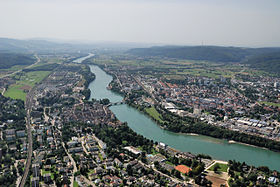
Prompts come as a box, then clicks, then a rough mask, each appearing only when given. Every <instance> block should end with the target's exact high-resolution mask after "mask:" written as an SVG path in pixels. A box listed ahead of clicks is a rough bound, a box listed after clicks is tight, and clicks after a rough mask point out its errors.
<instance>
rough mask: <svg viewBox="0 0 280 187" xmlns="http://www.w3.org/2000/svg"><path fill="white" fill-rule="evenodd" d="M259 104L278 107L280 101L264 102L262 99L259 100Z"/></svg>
mask: <svg viewBox="0 0 280 187" xmlns="http://www.w3.org/2000/svg"><path fill="white" fill-rule="evenodd" d="M260 103H261V104H265V105H268V106H276V107H280V103H272V102H266V101H262V102H260Z"/></svg>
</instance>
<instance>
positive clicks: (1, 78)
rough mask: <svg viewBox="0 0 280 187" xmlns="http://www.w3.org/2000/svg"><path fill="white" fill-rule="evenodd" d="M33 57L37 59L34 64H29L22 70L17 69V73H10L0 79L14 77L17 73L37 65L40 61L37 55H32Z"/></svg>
mask: <svg viewBox="0 0 280 187" xmlns="http://www.w3.org/2000/svg"><path fill="white" fill-rule="evenodd" d="M34 56H35V57H36V58H37V61H36V62H35V63H34V64H31V65H30V66H27V67H25V68H23V69H19V70H17V71H14V72H12V73H9V74H6V75H3V76H2V77H0V79H2V78H5V77H9V76H11V75H14V74H17V73H19V72H21V71H22V70H24V69H28V68H31V67H33V66H35V65H36V64H38V63H39V62H40V61H41V59H40V58H39V57H38V56H37V55H34Z"/></svg>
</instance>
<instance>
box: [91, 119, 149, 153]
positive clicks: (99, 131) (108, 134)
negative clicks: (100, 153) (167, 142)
mask: <svg viewBox="0 0 280 187" xmlns="http://www.w3.org/2000/svg"><path fill="white" fill-rule="evenodd" d="M92 130H93V132H94V133H95V135H96V136H97V137H99V138H100V139H101V140H102V141H104V142H105V143H106V144H107V146H108V147H110V148H117V147H119V148H121V147H123V145H124V144H129V145H132V146H135V147H137V146H143V148H144V149H145V147H146V150H144V151H146V152H147V153H151V152H149V151H151V149H150V148H151V147H153V141H152V140H149V139H147V138H145V137H144V136H142V135H139V134H137V133H136V132H134V131H133V130H132V129H131V128H129V127H128V126H127V124H123V125H122V126H120V127H118V128H113V127H110V126H107V125H94V126H93V127H92Z"/></svg>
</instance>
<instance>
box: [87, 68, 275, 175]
mask: <svg viewBox="0 0 280 187" xmlns="http://www.w3.org/2000/svg"><path fill="white" fill-rule="evenodd" d="M90 69H91V72H93V73H94V74H95V75H96V79H95V80H94V81H93V82H92V83H90V85H89V89H90V90H91V96H90V100H91V99H92V98H94V99H98V100H99V99H104V98H108V99H109V100H110V101H111V103H110V104H109V105H110V110H112V112H113V113H114V114H115V115H116V117H117V118H118V119H119V120H120V121H122V122H127V124H128V126H129V127H130V128H132V129H133V130H134V131H135V132H137V133H138V134H141V135H143V136H144V137H146V138H149V139H152V140H154V141H157V142H163V143H165V144H167V145H169V146H171V147H173V148H175V149H178V150H180V151H184V152H191V153H195V154H198V153H203V154H208V155H210V156H212V157H213V158H214V159H219V160H225V161H228V160H237V161H240V162H243V161H245V162H246V163H248V164H250V165H255V166H269V167H270V168H271V169H276V170H278V171H280V153H277V152H273V151H270V150H267V149H262V148H259V147H253V146H247V145H242V144H238V143H237V144H235V143H234V144H230V143H228V141H226V140H220V139H215V138H211V137H207V136H200V135H198V136H192V135H187V134H179V133H173V132H169V131H166V130H163V129H161V128H160V127H159V126H158V125H157V124H156V123H155V122H154V121H152V120H151V119H150V118H149V117H147V116H146V115H144V114H143V113H141V112H139V111H138V110H136V109H135V108H132V107H130V106H128V105H127V104H123V103H124V102H123V97H122V96H121V95H118V94H116V93H114V92H112V91H111V90H108V89H106V87H107V86H108V85H109V83H110V82H111V81H112V79H113V78H112V76H110V75H108V74H106V73H105V72H104V71H103V70H102V69H100V68H99V67H98V66H94V65H92V66H90Z"/></svg>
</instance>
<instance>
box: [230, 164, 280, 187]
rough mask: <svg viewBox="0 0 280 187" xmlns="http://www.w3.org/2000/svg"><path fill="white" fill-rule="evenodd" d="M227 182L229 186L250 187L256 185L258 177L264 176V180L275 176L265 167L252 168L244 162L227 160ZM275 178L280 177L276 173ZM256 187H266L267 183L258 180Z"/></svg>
mask: <svg viewBox="0 0 280 187" xmlns="http://www.w3.org/2000/svg"><path fill="white" fill-rule="evenodd" d="M228 173H229V176H230V177H231V179H230V180H229V184H230V186H234V187H239V186H250V185H252V186H253V185H257V181H258V180H257V178H258V176H259V175H262V176H265V177H266V178H268V177H270V176H275V175H274V174H273V171H271V170H269V168H268V167H266V166H260V167H257V168H255V167H253V166H248V165H247V164H246V163H245V162H243V163H241V162H237V161H235V160H233V161H232V160H229V171H228ZM275 177H280V175H279V174H278V173H277V175H276V176H275ZM258 182H259V183H258V186H268V181H265V180H259V181H258Z"/></svg>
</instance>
